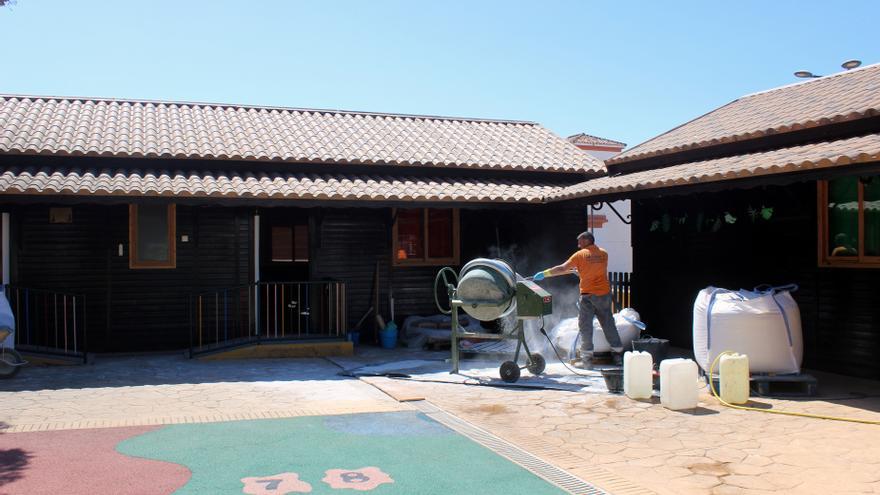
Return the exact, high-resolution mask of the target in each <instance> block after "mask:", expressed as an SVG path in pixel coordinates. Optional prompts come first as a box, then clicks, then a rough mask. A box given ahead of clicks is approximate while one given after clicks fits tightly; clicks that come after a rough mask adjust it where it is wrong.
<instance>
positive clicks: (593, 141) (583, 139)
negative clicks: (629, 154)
mask: <svg viewBox="0 0 880 495" xmlns="http://www.w3.org/2000/svg"><path fill="white" fill-rule="evenodd" d="M565 139H567V140H568V142H569V143H571V144H573V145H575V146H609V147H613V148H625V147H626V143H621V142H620V141H613V140H611V139H605V138H601V137H598V136H591V135H589V134H584V133H583V132H582V133H580V134H575V135H574V136H568V137H567V138H565Z"/></svg>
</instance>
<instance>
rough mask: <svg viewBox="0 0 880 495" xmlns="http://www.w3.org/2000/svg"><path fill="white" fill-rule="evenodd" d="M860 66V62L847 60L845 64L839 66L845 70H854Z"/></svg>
mask: <svg viewBox="0 0 880 495" xmlns="http://www.w3.org/2000/svg"><path fill="white" fill-rule="evenodd" d="M860 65H862V61H861V60H847V61H846V62H844V63H842V64H840V66H841V67H843V68H844V69H846V70H850V69H855V68H856V67H858V66H860Z"/></svg>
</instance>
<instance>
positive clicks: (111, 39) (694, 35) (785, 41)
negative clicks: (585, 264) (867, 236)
mask: <svg viewBox="0 0 880 495" xmlns="http://www.w3.org/2000/svg"><path fill="white" fill-rule="evenodd" d="M878 18H880V2H876V1H862V2H857V1H849V2H847V1H840V2H830V1H786V0H774V1H760V2H759V1H737V2H723V3H722V2H709V1H692V2H657V1H643V2H622V1H619V2H600V1H587V0H581V1H540V2H534V1H533V2H526V1H516V0H507V1H504V2H501V1H476V0H472V1H456V0H451V1H434V2H416V1H374V0H370V1H366V0H364V1H329V0H326V1H310V2H305V1H280V0H279V1H268V0H267V1H257V0H253V1H249V2H246V1H241V0H239V1H220V0H210V1H209V0H151V1H134V0H125V1H123V0H117V1H109V0H106V1H98V0H77V1H71V0H17V3H16V4H15V5H13V6H12V7H11V8H9V7H7V8H2V9H0V42H2V46H3V47H4V50H3V52H4V53H3V55H4V56H3V58H4V63H3V65H2V68H0V92H2V93H17V94H41V95H64V96H106V97H120V98H140V99H160V100H185V101H205V102H224V103H245V104H259V105H272V106H292V107H306V108H338V109H348V110H366V111H380V112H396V113H416V114H431V115H455V116H468V117H485V118H505V119H519V120H531V121H537V122H540V123H541V124H543V125H545V126H546V127H548V128H550V129H552V130H553V131H554V132H556V133H558V134H560V135H563V136H566V135H570V134H574V133H577V132H587V133H590V134H595V135H599V136H603V137H608V138H611V139H616V140H620V141H624V142H626V143H628V144H630V145H635V144H637V143H639V142H641V141H644V140H645V139H648V138H650V137H651V136H654V135H656V134H658V133H660V132H663V131H665V130H667V129H669V128H671V127H673V126H676V125H678V124H681V123H682V122H684V121H686V120H689V119H691V118H693V117H696V116H698V115H700V114H702V113H705V112H707V111H709V110H711V109H713V108H715V107H717V106H719V105H722V104H724V103H726V102H728V101H730V100H732V99H734V98H736V97H738V96H741V95H743V94H747V93H751V92H754V91H760V90H763V89H767V88H770V87H774V86H779V85H784V84H789V83H793V82H796V81H797V79H795V78H794V77H793V76H792V72H794V71H795V70H798V69H807V70H811V71H813V72H815V73H820V74H828V73H833V72H837V71H839V70H841V69H840V63H841V62H843V61H844V60H847V59H850V58H857V59H860V60H862V61H863V62H864V63H865V64H870V63H877V62H880V40H878V37H880V35H878V31H877V29H876V28H875V26H874V24H876V20H877V19H878Z"/></svg>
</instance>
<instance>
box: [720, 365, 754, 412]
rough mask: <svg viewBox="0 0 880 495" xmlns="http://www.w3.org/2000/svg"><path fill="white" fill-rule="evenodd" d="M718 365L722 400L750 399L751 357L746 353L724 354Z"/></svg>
mask: <svg viewBox="0 0 880 495" xmlns="http://www.w3.org/2000/svg"><path fill="white" fill-rule="evenodd" d="M720 361H721V363H720V364H719V365H718V368H719V369H718V375H719V378H718V382H719V387H718V388H720V389H721V392H720V393H721V400H723V401H724V402H728V403H730V404H745V403H746V402H748V401H749V357H748V356H746V355H745V354H737V353H731V354H723V355H722V356H721V360H720Z"/></svg>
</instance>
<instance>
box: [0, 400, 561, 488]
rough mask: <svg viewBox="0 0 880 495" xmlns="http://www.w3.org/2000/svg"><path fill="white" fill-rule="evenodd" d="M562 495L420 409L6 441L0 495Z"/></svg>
mask: <svg viewBox="0 0 880 495" xmlns="http://www.w3.org/2000/svg"><path fill="white" fill-rule="evenodd" d="M340 492H347V493H352V492H354V493H358V492H371V493H376V494H407V495H420V494H425V495H428V494H470V493H473V494H481V495H482V494H487V495H492V494H498V495H502V494H503V495H510V494H513V493H528V494H530V495H531V494H534V495H541V494H561V493H564V492H563V491H562V490H560V489H559V488H558V487H556V486H554V485H552V484H550V483H548V482H546V481H544V480H543V479H541V478H539V477H537V476H535V475H534V474H532V473H531V472H529V471H527V470H525V469H523V468H522V467H520V466H518V465H516V464H514V463H512V462H510V461H508V460H507V459H505V458H503V457H501V456H499V455H498V454H496V453H494V452H492V451H491V450H489V449H486V448H485V447H483V446H481V445H479V444H477V443H475V442H473V441H471V440H470V439H468V438H465V437H463V436H461V435H459V434H457V433H455V432H454V431H452V430H450V429H448V428H446V427H445V426H443V425H441V424H439V423H437V422H435V421H433V420H432V419H430V418H428V417H427V416H425V415H423V414H420V413H417V412H395V413H368V414H348V415H339V416H310V417H299V418H288V419H266V420H251V421H231V422H223V423H201V424H180V425H166V426H146V427H144V426H141V427H127V428H105V429H91V430H66V431H46V432H34V433H8V434H2V435H0V493H2V494H9V495H17V494H28V495H32V494H65V495H104V494H107V495H110V494H113V495H120V494H144V495H146V494H169V493H176V494H203V493H208V494H225V493H230V494H232V493H244V494H250V495H281V494H287V493H315V494H320V493H327V494H329V493H340Z"/></svg>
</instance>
